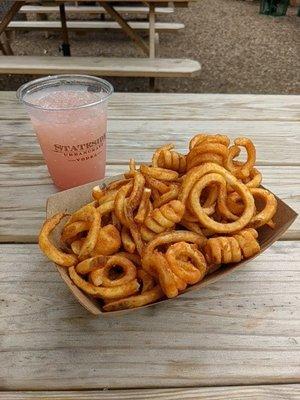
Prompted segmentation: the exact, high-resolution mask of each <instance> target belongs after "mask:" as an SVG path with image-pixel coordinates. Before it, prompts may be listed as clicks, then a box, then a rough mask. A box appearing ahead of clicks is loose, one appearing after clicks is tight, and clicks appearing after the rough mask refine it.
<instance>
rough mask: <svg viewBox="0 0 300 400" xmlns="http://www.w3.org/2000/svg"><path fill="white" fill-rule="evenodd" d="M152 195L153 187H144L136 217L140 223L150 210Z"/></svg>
mask: <svg viewBox="0 0 300 400" xmlns="http://www.w3.org/2000/svg"><path fill="white" fill-rule="evenodd" d="M150 196H151V189H148V188H144V190H143V195H142V199H141V202H140V205H139V208H138V210H137V213H136V215H135V217H134V221H135V222H137V223H138V224H142V223H143V222H144V221H145V218H146V217H147V215H148V214H149V212H150V204H149V202H150Z"/></svg>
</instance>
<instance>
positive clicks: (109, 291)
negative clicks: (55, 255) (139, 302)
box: [69, 267, 140, 300]
mask: <svg viewBox="0 0 300 400" xmlns="http://www.w3.org/2000/svg"><path fill="white" fill-rule="evenodd" d="M69 275H70V278H71V279H72V281H73V282H74V283H75V285H76V286H78V287H79V288H80V289H82V290H83V291H84V292H85V293H87V294H90V295H91V296H94V297H99V298H101V299H109V300H117V299H122V298H124V297H127V296H130V295H132V294H134V293H136V292H137V291H138V290H139V287H140V284H139V283H138V281H137V280H136V279H133V280H131V281H130V282H128V283H125V284H124V285H120V286H115V287H97V286H95V285H93V284H91V283H90V282H87V281H85V280H84V279H82V278H81V277H80V276H79V275H78V274H77V272H76V271H75V267H70V268H69Z"/></svg>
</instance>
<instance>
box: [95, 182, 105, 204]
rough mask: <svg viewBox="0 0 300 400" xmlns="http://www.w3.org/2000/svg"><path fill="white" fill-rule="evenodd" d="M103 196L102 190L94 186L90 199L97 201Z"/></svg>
mask: <svg viewBox="0 0 300 400" xmlns="http://www.w3.org/2000/svg"><path fill="white" fill-rule="evenodd" d="M103 194H104V190H103V189H101V188H100V186H99V185H98V186H94V187H93V189H92V197H93V199H94V200H97V201H99V200H100V199H101V197H102V196H103Z"/></svg>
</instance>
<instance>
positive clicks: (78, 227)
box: [61, 221, 91, 243]
mask: <svg viewBox="0 0 300 400" xmlns="http://www.w3.org/2000/svg"><path fill="white" fill-rule="evenodd" d="M90 227H91V223H90V222H88V221H75V222H72V223H71V224H68V225H65V226H64V228H63V230H62V234H61V240H62V241H63V242H65V243H67V242H68V241H70V240H71V239H73V238H74V237H75V236H77V235H78V234H79V233H81V232H85V231H88V230H89V229H90Z"/></svg>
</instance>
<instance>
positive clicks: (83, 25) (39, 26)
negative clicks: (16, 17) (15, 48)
mask: <svg viewBox="0 0 300 400" xmlns="http://www.w3.org/2000/svg"><path fill="white" fill-rule="evenodd" d="M128 25H129V26H130V27H131V28H132V29H134V30H139V31H148V30H149V22H144V21H128ZM67 27H68V29H69V30H75V31H79V30H84V31H86V30H98V29H121V27H120V25H119V24H118V23H117V22H116V21H67ZM7 29H10V30H47V31H48V30H61V22H60V21H11V22H10V23H9V25H8V27H7ZM181 29H184V24H181V23H175V22H155V31H156V32H173V31H179V30H181Z"/></svg>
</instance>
